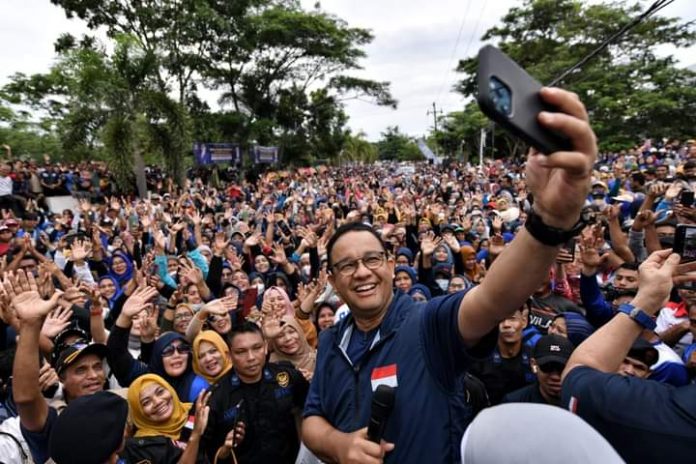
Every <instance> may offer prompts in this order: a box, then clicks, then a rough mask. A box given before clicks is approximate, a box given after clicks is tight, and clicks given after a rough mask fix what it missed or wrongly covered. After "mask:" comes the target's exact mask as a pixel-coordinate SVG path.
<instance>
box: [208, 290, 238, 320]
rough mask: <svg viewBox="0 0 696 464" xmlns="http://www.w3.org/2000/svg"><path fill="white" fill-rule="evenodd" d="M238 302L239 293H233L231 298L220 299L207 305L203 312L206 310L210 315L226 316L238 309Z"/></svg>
mask: <svg viewBox="0 0 696 464" xmlns="http://www.w3.org/2000/svg"><path fill="white" fill-rule="evenodd" d="M238 302H239V296H238V295H237V292H232V294H231V295H230V296H226V297H223V298H218V299H217V300H213V301H210V302H208V303H206V304H205V305H204V306H203V308H201V310H205V311H206V312H208V313H210V314H217V315H218V316H224V315H226V314H227V313H229V312H230V311H234V310H235V309H237V304H238Z"/></svg>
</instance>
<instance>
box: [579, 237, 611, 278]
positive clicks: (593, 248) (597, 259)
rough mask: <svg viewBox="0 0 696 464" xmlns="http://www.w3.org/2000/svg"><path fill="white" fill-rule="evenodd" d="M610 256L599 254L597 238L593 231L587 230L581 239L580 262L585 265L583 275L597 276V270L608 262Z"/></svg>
mask: <svg viewBox="0 0 696 464" xmlns="http://www.w3.org/2000/svg"><path fill="white" fill-rule="evenodd" d="M608 256H609V255H608V254H605V255H600V254H599V250H598V247H597V238H596V237H595V236H594V233H593V231H592V230H591V229H585V230H584V231H583V233H582V236H581V237H580V261H581V262H582V264H583V273H584V274H586V275H592V274H595V273H596V272H597V268H599V266H601V265H602V263H604V262H605V261H606V260H607V258H608Z"/></svg>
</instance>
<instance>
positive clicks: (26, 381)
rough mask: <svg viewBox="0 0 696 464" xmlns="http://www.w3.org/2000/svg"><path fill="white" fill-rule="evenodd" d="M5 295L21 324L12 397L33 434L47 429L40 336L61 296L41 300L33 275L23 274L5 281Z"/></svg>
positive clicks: (9, 276) (13, 369)
mask: <svg viewBox="0 0 696 464" xmlns="http://www.w3.org/2000/svg"><path fill="white" fill-rule="evenodd" d="M2 286H3V288H4V291H5V292H7V294H8V296H9V297H10V298H11V299H12V304H13V305H14V308H15V311H16V312H17V316H18V317H19V320H20V329H19V341H18V342H17V351H16V354H15V359H14V364H13V366H12V395H13V397H14V400H15V403H16V404H17V410H18V412H19V420H20V422H21V424H22V426H23V427H24V428H25V429H27V430H29V431H32V432H38V431H40V430H42V429H43V428H44V425H45V423H46V418H47V417H48V404H47V403H46V400H45V399H44V397H43V395H42V394H41V387H40V386H39V368H40V367H41V365H40V354H39V334H40V333H41V326H42V325H43V321H44V318H45V317H46V315H47V314H48V313H49V312H50V311H51V310H52V309H53V308H55V307H56V305H57V304H58V298H60V296H61V295H62V293H61V292H55V293H54V294H53V295H52V297H51V299H50V300H44V299H42V298H41V295H39V292H38V286H37V284H36V281H35V280H34V276H33V275H32V274H25V272H24V271H23V270H21V269H20V270H19V271H17V274H12V273H10V274H8V275H7V276H6V277H5V280H4V281H3V285H2Z"/></svg>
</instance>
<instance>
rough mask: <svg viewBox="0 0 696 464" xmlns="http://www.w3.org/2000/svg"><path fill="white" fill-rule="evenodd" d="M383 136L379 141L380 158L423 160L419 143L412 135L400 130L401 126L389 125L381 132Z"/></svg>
mask: <svg viewBox="0 0 696 464" xmlns="http://www.w3.org/2000/svg"><path fill="white" fill-rule="evenodd" d="M380 135H381V136H382V138H381V139H380V140H379V141H378V142H377V151H378V153H379V159H382V160H397V161H417V160H422V159H423V155H422V154H421V152H420V150H419V149H418V145H416V143H415V142H414V141H413V139H411V138H410V137H408V136H406V135H404V134H402V133H401V132H400V131H399V126H392V127H387V130H386V131H385V132H382V133H381V134H380Z"/></svg>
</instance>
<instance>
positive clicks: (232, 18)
mask: <svg viewBox="0 0 696 464" xmlns="http://www.w3.org/2000/svg"><path fill="white" fill-rule="evenodd" d="M51 1H52V3H54V4H56V5H59V6H61V7H63V8H64V9H65V11H66V14H67V15H68V16H69V17H72V16H77V17H79V18H82V19H84V20H86V21H87V22H88V25H89V26H90V27H91V28H98V27H103V28H105V29H106V30H107V31H108V34H109V35H110V36H111V37H117V36H119V35H122V34H126V35H128V36H129V37H133V38H134V39H135V40H137V42H138V44H139V46H140V48H141V49H142V50H144V51H145V52H146V53H148V56H151V57H153V58H156V59H157V63H158V66H156V67H155V68H154V69H153V70H152V76H151V77H152V79H153V81H154V83H155V85H156V86H157V87H158V90H159V91H160V92H163V93H167V92H176V93H178V96H179V98H178V102H179V104H180V105H183V106H184V108H185V110H186V111H187V112H188V113H189V117H190V119H192V120H193V121H195V122H194V123H193V125H192V131H193V134H194V137H195V139H196V140H201V141H236V142H240V143H241V144H242V145H244V146H246V145H248V144H250V143H251V142H252V141H256V142H258V143H262V144H275V143H279V144H280V145H281V151H282V153H283V156H284V159H285V160H286V161H291V162H306V161H308V160H311V159H312V158H313V157H315V156H335V155H337V154H338V153H339V152H340V149H341V147H342V144H343V142H344V140H345V129H344V128H343V126H345V123H346V121H347V118H346V117H345V114H344V112H343V102H345V101H346V100H348V99H354V98H361V97H367V98H371V99H373V100H374V101H375V102H376V103H377V104H380V105H391V106H395V105H396V101H395V100H394V99H393V98H392V97H391V95H390V93H389V84H388V83H384V82H375V81H371V80H365V79H358V78H355V77H352V76H350V75H349V74H348V73H349V72H350V71H351V70H355V69H359V68H360V66H359V60H360V59H361V58H363V57H364V56H365V54H364V52H363V51H362V47H363V46H364V45H366V44H368V43H369V42H370V41H371V40H372V35H371V34H370V32H369V31H367V30H365V29H359V28H352V27H349V26H348V25H347V24H346V23H345V21H342V20H341V19H339V18H336V17H334V16H332V15H329V14H327V13H324V12H321V11H320V10H319V9H318V8H316V9H315V10H313V11H311V12H307V11H304V10H303V9H302V8H301V6H300V4H299V2H298V1H294V0H235V1H229V0H181V1H177V2H171V1H167V0H154V1H149V2H140V1H137V2H136V1H132V0H90V1H83V0H51ZM59 46H67V47H74V40H73V41H71V40H70V39H69V38H67V37H66V38H63V40H61V43H60V44H59ZM200 86H204V87H207V88H210V89H214V90H218V91H220V92H221V93H222V98H221V103H223V104H224V105H229V107H230V108H231V110H232V111H233V113H235V114H236V116H234V117H231V116H230V113H228V112H224V111H223V112H221V113H220V114H212V113H211V112H210V109H209V108H207V105H204V104H202V102H201V101H200V98H199V96H198V94H197V93H198V88H199V87H200ZM230 118H231V119H234V124H232V125H231V126H228V127H221V125H220V121H221V120H229V119H230ZM208 123H210V125H207V124H208ZM182 127H183V126H182ZM185 135H186V134H185V133H181V134H179V135H178V136H177V137H178V138H180V139H184V138H186V137H185ZM216 136H217V137H225V138H211V137H216Z"/></svg>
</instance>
